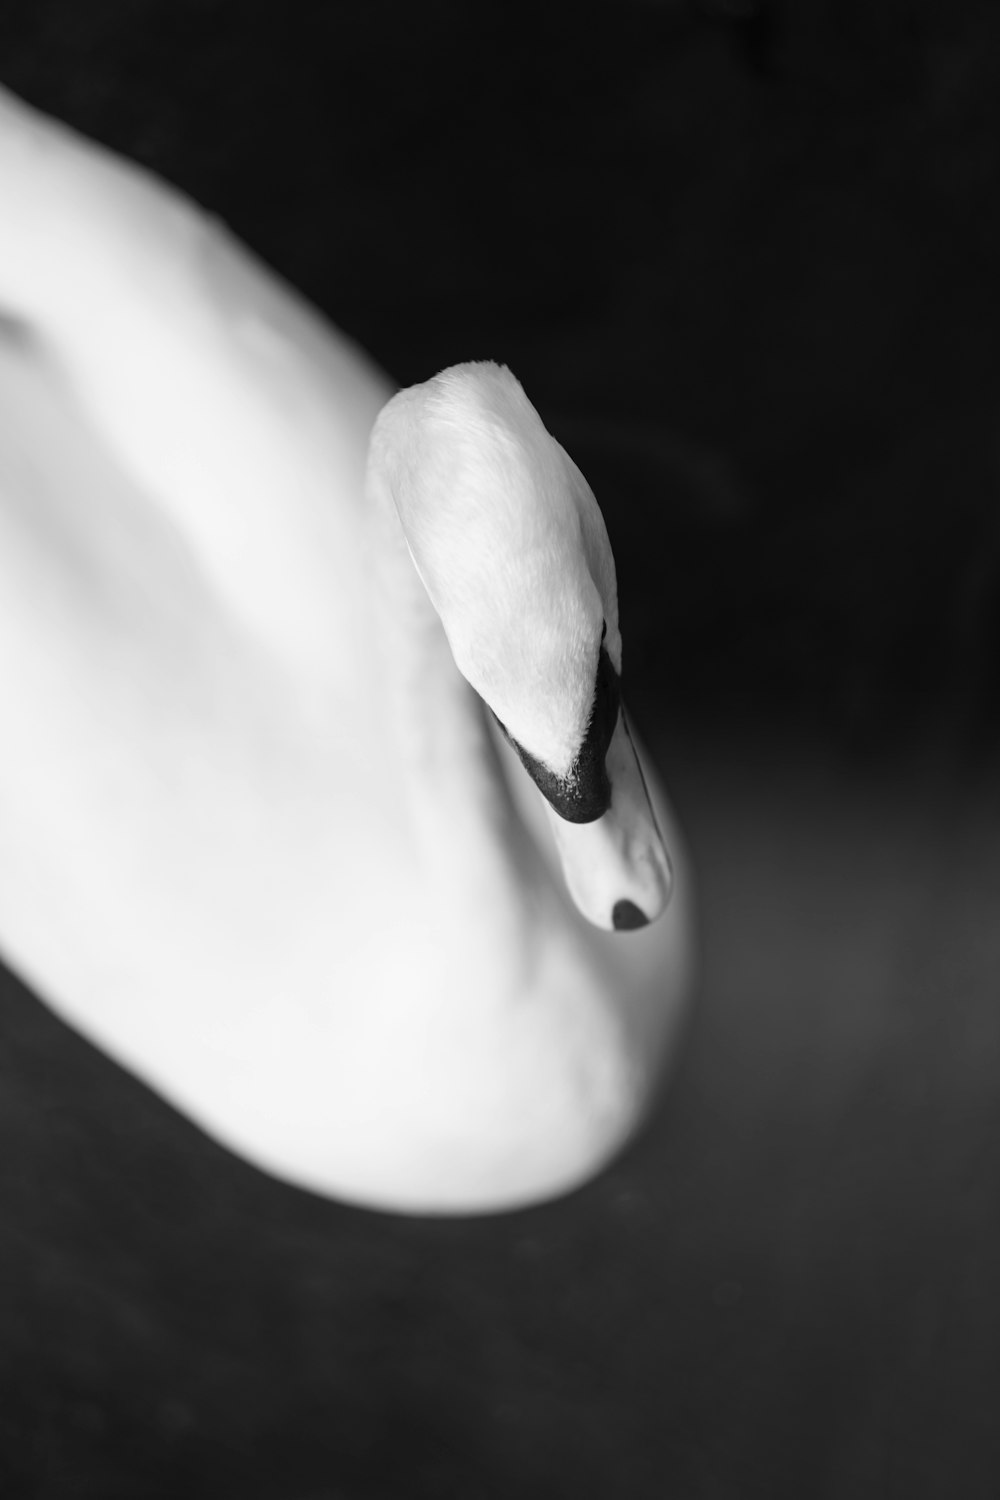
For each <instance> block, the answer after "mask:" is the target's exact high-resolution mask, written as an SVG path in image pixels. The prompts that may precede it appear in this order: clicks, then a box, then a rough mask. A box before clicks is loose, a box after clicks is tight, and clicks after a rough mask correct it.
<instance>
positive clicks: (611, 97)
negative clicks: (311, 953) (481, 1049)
mask: <svg viewBox="0 0 1000 1500" xmlns="http://www.w3.org/2000/svg"><path fill="white" fill-rule="evenodd" d="M0 82H2V83H4V84H6V85H8V86H10V87H12V88H14V89H15V90H17V91H18V92H20V93H22V94H23V95H24V97H25V98H27V99H28V100H30V101H31V102H32V103H34V104H37V105H39V106H40V107H42V108H45V109H48V110H50V111H51V112H53V113H55V114H58V115H59V116H61V117H62V118H64V119H66V120H67V121H69V122H70V123H71V124H74V125H76V126H78V127H79V128H81V129H83V130H85V131H86V132H87V133H89V134H91V135H93V136H95V137H96V138H98V139H100V140H102V141H104V142H106V143H107V144H109V145H112V146H113V147H115V148H116V149H118V150H121V151H123V152H125V153H126V154H128V155H129V156H131V157H133V158H135V159H136V160H138V161H140V162H142V163H144V164H146V165H148V166H149V167H151V168H153V169H154V170H155V171H157V172H159V173H160V174H162V175H163V176H165V177H167V178H168V179H170V180H171V181H173V182H175V183H177V184H178V185H180V186H181V187H183V188H185V189H186V190H187V191H188V192H190V193H191V194H193V196H194V197H196V198H197V199H198V200H199V201H200V202H202V203H203V204H204V205H205V206H206V207H208V208H209V209H211V210H212V211H213V212H215V213H217V214H220V215H221V216H222V217H223V218H224V219H226V220H227V221H228V222H229V223H230V224H231V225H232V226H233V228H234V229H235V230H236V231H237V232H238V233H239V234H240V235H241V236H242V237H243V238H245V239H246V240H247V241H249V243H251V244H252V245H253V246H254V248H255V249H257V250H258V251H259V252H260V253H261V254H262V255H263V256H264V257H265V258H266V259H267V260H269V261H270V262H271V263H272V264H273V265H274V266H276V267H277V268H278V269H279V270H280V271H281V272H282V273H283V274H284V275H285V276H286V277H287V278H288V279H289V280H290V281H292V282H294V283H295V284H296V285H298V286H299V287H301V288H302V289H303V290H304V291H305V292H306V293H307V294H308V295H309V296H310V297H311V298H312V299H313V300H314V301H315V302H317V303H318V304H319V305H320V306H321V307H322V308H324V310H325V311H326V312H328V313H329V314H330V316H331V317H332V318H333V319H334V320H335V322H337V323H338V324H339V325H340V326H341V327H342V328H344V329H345V330H347V331H348V332H349V333H351V334H352V335H354V336H355V337H356V338H357V339H358V340H359V341H360V342H361V343H362V344H363V345H364V346H365V347H366V348H368V349H369V350H370V351H371V353H372V354H374V355H375V356H376V357H377V358H378V359H379V360H380V361H381V362H382V364H383V365H384V366H385V367H386V368H387V369H388V370H389V371H390V372H391V373H392V374H393V375H394V376H395V377H396V378H398V379H399V380H400V381H402V382H407V381H410V380H417V379H422V378H424V377H426V376H427V375H428V374H430V373H432V372H433V371H434V370H435V369H437V368H440V367H441V366H443V365H446V364H448V363H451V362H453V361H455V360H458V359H467V358H487V357H488V358H496V359H501V360H505V361H507V362H508V363H510V365H511V366H512V368H513V369H514V370H515V372H516V373H517V374H518V375H519V377H520V378H521V380H522V381H523V383H524V384H525V386H526V388H527V390H528V393H529V395H530V396H531V397H532V399H533V400H534V402H535V404H536V405H537V406H538V407H539V409H540V410H541V412H542V414H543V416H544V418H545V420H546V421H547V423H548V425H549V426H550V427H551V428H552V430H553V431H555V432H556V433H557V435H559V436H560V437H562V438H563V440H564V441H565V442H566V443H567V445H568V446H570V447H571V450H572V451H573V453H574V456H575V457H576V458H577V459H578V461H579V462H580V463H581V466H582V467H583V468H584V470H585V472H586V473H587V474H588V476H589V477H590V478H591V480H592V482H593V484H594V486H595V489H596V491H597V493H598V497H599V499H600V501H601V504H602V507H603V509H604V511H605V515H606V517H607V520H608V525H609V529H610V531H611V535H612V540H613V542H614V545H615V550H616V556H617V559H618V565H619V576H620V583H621V592H622V611H623V625H624V631H625V642H626V664H625V671H626V687H627V690H628V692H629V696H630V697H631V699H632V702H633V704H634V705H635V707H636V709H637V717H638V718H639V720H640V723H641V724H642V726H643V728H644V730H645V733H646V736H647V738H649V739H650V740H651V741H652V742H653V743H654V744H655V745H656V746H657V749H658V751H659V755H660V758H661V761H662V764H663V766H664V770H665V773H666V775H667V779H668V781H669V782H670V785H671V787H672V790H673V793H674V796H675V800H676V802H677V804H678V807H679V810H680V813H681V817H682V820H683V822H684V824H685V826H686V828H687V831H688V834H689V837H690V841H691V845H692V849H693V854H694V858H695V861H696V865H697V868H698V873H699V877H700V888H701V901H702V915H703V932H702V941H703V947H704V954H705V973H704V983H703V986H702V993H701V996H700V1000H699V1004H698V1007H697V1009H696V1011H695V1013H694V1015H693V1017H692V1020H691V1023H690V1025H689V1027H688V1030H687V1033H686V1035H685V1038H684V1042H683V1046H682V1048H681V1052H680V1055H679V1058H678V1063H677V1068H676V1073H675V1077H674V1079H673V1085H672V1088H671V1089H670V1091H669V1092H668V1093H667V1095H666V1097H665V1099H664V1103H663V1106H662V1108H661V1109H660V1111H659V1113H658V1114H657V1116H656V1118H655V1119H654V1120H653V1122H652V1123H651V1125H650V1128H649V1129H648V1130H647V1131H646V1133H645V1134H644V1135H643V1137H642V1138H641V1140H640V1141H638V1142H637V1143H636V1145H635V1146H634V1147H633V1148H632V1149H631V1150H630V1151H629V1152H628V1153H626V1155H625V1157H624V1158H623V1159H622V1160H621V1161H620V1162H619V1163H617V1164H616V1165H615V1166H614V1167H613V1168H612V1169H611V1170H610V1171H608V1172H607V1173H605V1174H604V1175H603V1176H602V1177H601V1179H600V1180H599V1181H598V1182H596V1183H594V1184H593V1185H592V1186H591V1187H589V1188H587V1189H585V1190H584V1191H582V1192H580V1193H578V1194H576V1195H574V1196H573V1197H572V1198H570V1199H568V1200H566V1201H565V1202H563V1203H560V1204H555V1205H551V1206H549V1207H546V1208H543V1209H539V1210H535V1211H532V1212H529V1213H524V1214H518V1215H510V1216H506V1217H502V1218H498V1219H495V1220H484V1221H478V1222H474V1221H473V1222H461V1221H457V1222H434V1221H419V1220H412V1221H411V1220H401V1219H400V1220H394V1219H391V1218H382V1217H379V1216H377V1215H372V1214H366V1213H363V1212H359V1211H357V1210H351V1209H347V1208H344V1207H341V1206H339V1205H334V1204H329V1203H325V1202H322V1201H320V1200H318V1199H315V1198H312V1197H309V1196H308V1195H306V1194H303V1193H299V1192H296V1191H293V1190H291V1189H288V1188H285V1187H282V1186H279V1185H278V1184H276V1183H273V1182H271V1181H269V1180H268V1179H266V1178H264V1177H263V1176H261V1175H260V1174H258V1173H256V1172H255V1171H253V1170H252V1169H251V1168H249V1167H247V1166H245V1165H243V1164H241V1163H240V1162H238V1161H236V1160H235V1159H233V1158H232V1157H230V1156H228V1155H227V1154H226V1153H224V1152H223V1151H221V1150H220V1149H218V1148H217V1147H215V1146H214V1145H212V1144H211V1143H209V1142H207V1141H206V1140H205V1139H204V1138H203V1137H202V1136H201V1135H200V1134H199V1133H198V1132H197V1131H196V1130H195V1129H194V1128H193V1127H192V1126H190V1125H188V1124H187V1123H186V1122H184V1121H183V1120H181V1119H180V1118H179V1117H178V1116H177V1115H175V1114H174V1113H173V1112H172V1111H171V1110H170V1109H169V1108H168V1107H167V1106H166V1105H164V1104H162V1103H161V1102H160V1101H159V1100H158V1099H156V1098H155V1097H154V1096H152V1095H151V1094H150V1093H148V1092H147V1091H146V1090H145V1089H144V1088H143V1087H142V1086H141V1085H139V1084H138V1083H136V1082H135V1081H133V1080H132V1079H130V1078H129V1077H128V1076H126V1075H125V1074H123V1073H122V1072H121V1071H120V1070H118V1069H117V1068H115V1067H114V1066H113V1065H112V1064H111V1063H110V1062H108V1061H107V1060H106V1059H104V1058H103V1057H102V1056H101V1055H99V1054H98V1053H97V1052H95V1051H94V1050H93V1049H91V1048H90V1047H89V1046H87V1045H86V1044H85V1043H84V1042H82V1041H81V1040H79V1039H78V1038H77V1037H76V1036H75V1035H73V1034H72V1033H71V1032H69V1031H68V1030H67V1029H66V1028H64V1027H63V1026H61V1024H60V1023H58V1022H57V1021H56V1020H54V1019H53V1018H52V1017H51V1016H50V1015H49V1014H48V1012H46V1011H45V1010H44V1009H43V1008H42V1007H41V1006H40V1005H39V1004H38V1003H37V1001H36V1000H34V999H33V998H32V997H31V996H30V995H28V994H27V993H26V992H25V991H24V990H23V989H21V987H20V986H19V985H18V984H17V982H16V980H15V979H14V978H13V977H10V978H7V979H6V980H5V981H4V990H3V1004H2V1008H0V1382H2V1397H0V1435H2V1442H0V1478H3V1479H5V1480H6V1485H5V1490H4V1492H5V1494H9V1495H11V1496H12V1497H20V1496H31V1497H34V1496H40V1497H46V1500H48V1497H52V1500H64V1497H66V1500H68V1497H88V1500H89V1497H94V1500H98V1497H100V1500H105V1497H107V1500H115V1497H122V1500H125V1497H128V1500H132V1497H138V1496H143V1497H146V1496H150V1497H159V1496H161V1495H162V1496H164V1497H166V1496H168V1495H169V1496H171V1497H173V1496H176V1495H178V1494H184V1495H190V1496H200V1495H205V1496H208V1495H212V1496H217V1495H229V1494H233V1495H239V1496H240V1497H241V1500H254V1497H257V1496H260V1497H265V1496H266V1497H272V1496H273V1497H276V1500H278V1497H280V1500H321V1497H322V1500H355V1497H357V1500H362V1497H363V1500H369V1497H386V1500H404V1497H405V1500H422V1497H425V1496H426V1497H431V1496H441V1497H453V1496H454V1497H462V1500H466V1497H478V1496H489V1497H493V1496H503V1497H506V1496H526V1497H533V1496H538V1497H543V1496H544V1497H549V1496H553V1495H560V1494H564V1493H566V1494H570V1493H572V1494H575V1495H580V1496H586V1497H589V1496H594V1497H601V1500H603V1497H606V1496H610V1495H622V1496H627V1497H630V1500H633V1497H634V1500H646V1497H650V1500H652V1497H661V1496H666V1495H677V1496H682V1497H684V1500H700V1497H706V1500H725V1497H743V1496H761V1497H765V1496H766V1497H782V1500H783V1497H788V1500H799V1497H802V1496H810V1497H813V1496H816V1497H831V1500H833V1497H836V1500H840V1497H845V1500H846V1497H852V1500H853V1497H860V1500H865V1497H869V1496H870V1497H873V1500H875V1497H884V1496H897V1495H898V1496H900V1497H906V1500H919V1497H923V1496H927V1497H931V1496H939V1495H942V1494H961V1495H962V1496H964V1497H977V1496H983V1497H993V1496H994V1495H995V1494H997V1493H998V1492H1000V1431H998V1430H997V1424H996V1414H997V1410H998V1408H1000V1286H998V1277H1000V1202H998V1194H997V1178H998V1165H1000V1004H998V1001H1000V994H998V991H1000V929H998V927H997V922H996V913H997V910H998V899H1000V795H998V790H1000V789H998V786H997V780H996V777H995V773H994V771H993V765H994V758H995V751H996V737H995V729H996V724H997V720H998V709H1000V671H998V667H997V653H998V648H1000V509H998V500H1000V495H998V475H1000V469H998V464H1000V431H998V417H1000V295H998V281H1000V212H998V202H1000V9H998V8H997V7H996V6H994V5H992V4H989V3H984V4H972V3H959V0H956V3H945V0H939V3H916V0H914V3H905V0H870V3H861V0H845V3H840V4H820V3H818V0H804V3H802V4H799V5H794V6H793V5H792V4H786V5H784V6H779V5H766V4H754V3H752V0H728V3H726V0H715V3H709V0H704V3H701V4H697V3H694V0H662V3H656V0H644V3H639V0H636V3H618V4H615V5H613V6H612V5H609V6H606V7H605V8H604V9H603V10H598V9H594V8H590V7H582V6H579V5H570V4H533V5H521V4H510V3H505V4H478V5H475V6H471V5H460V4H457V3H453V0H448V3H433V0H430V3H421V4H419V5H405V4H402V3H400V0H370V3H364V4H363V3H360V0H359V3H356V4H350V5H347V4H328V5H314V6H302V5H282V4H279V3H274V4H268V5H265V4H259V3H242V4H240V3H235V0H220V3H215V0H197V3H195V0H132V3H124V0H121V3H115V4H101V3H91V0H88V3H87V4H84V5H81V4H79V3H74V0H64V3H51V0H46V3H44V4H38V3H26V0H22V3H11V0H7V4H6V5H5V7H4V9H3V12H2V15H0ZM0 233H2V204H0Z"/></svg>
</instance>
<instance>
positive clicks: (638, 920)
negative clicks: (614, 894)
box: [611, 901, 649, 932]
mask: <svg viewBox="0 0 1000 1500" xmlns="http://www.w3.org/2000/svg"><path fill="white" fill-rule="evenodd" d="M611 920H612V922H613V923H614V925H615V931H616V932H627V931H630V930H631V929H632V928H635V927H648V926H649V918H648V917H647V916H646V913H645V912H643V911H640V910H639V908H638V907H637V906H636V904H635V902H634V901H616V902H615V907H614V911H613V912H612V913H611Z"/></svg>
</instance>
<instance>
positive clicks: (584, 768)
mask: <svg viewBox="0 0 1000 1500" xmlns="http://www.w3.org/2000/svg"><path fill="white" fill-rule="evenodd" d="M605 630H607V625H605ZM603 640H604V637H603V636H602V637H601V641H602V645H601V652H600V655H599V657H598V659H597V678H596V681H595V684H594V706H593V708H592V709H591V710H590V719H589V721H588V723H587V733H586V735H585V736H584V741H583V744H582V745H581V746H580V750H579V752H578V754H577V757H576V759H575V760H574V762H573V764H572V766H571V767H570V769H569V771H568V772H567V773H566V775H565V776H557V775H556V774H555V772H553V771H550V770H549V768H548V767H547V766H544V765H542V763H541V761H538V760H536V759H535V757H534V756H533V755H530V754H529V753H528V751H527V750H525V749H524V748H523V746H521V745H519V744H518V742H517V740H515V739H514V738H513V736H512V735H510V734H509V733H508V732H507V729H506V726H505V725H503V724H501V723H500V720H499V719H497V723H498V724H500V728H501V730H502V731H503V734H504V736H505V738H506V739H507V740H508V742H509V743H510V744H511V745H512V746H513V747H514V749H515V750H516V751H517V753H518V755H519V756H520V759H521V764H522V765H523V766H524V768H525V770H526V771H527V772H528V775H529V776H530V777H531V779H532V781H533V782H534V783H535V785H536V786H537V787H538V790H539V791H540V792H541V794H542V796H543V797H544V798H545V800H546V801H547V802H548V803H549V805H550V806H551V807H552V809H553V811H554V812H556V813H558V814H559V816H560V817H561V818H565V820H566V822H567V823H596V822H597V819H598V818H602V817H603V816H604V814H605V813H606V812H607V810H608V808H609V807H610V806H611V782H610V780H609V778H608V771H607V766H606V765H605V758H606V756H607V753H608V747H609V745H610V744H611V739H612V736H613V735H614V732H615V726H616V725H617V723H618V715H619V713H620V711H621V683H620V679H619V677H618V673H617V672H616V671H615V669H614V667H613V666H612V665H611V658H610V657H609V656H608V653H607V651H606V650H605V649H604V645H603ZM493 717H494V718H496V715H495V714H494V716H493Z"/></svg>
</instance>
